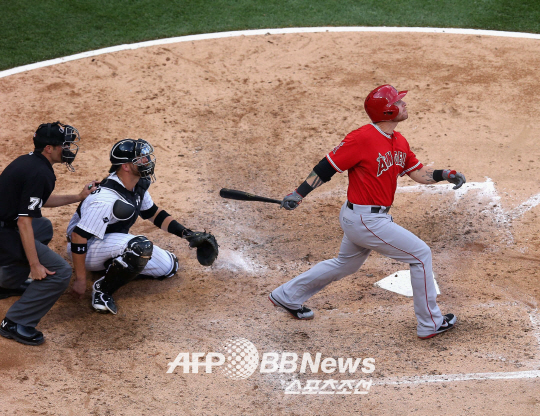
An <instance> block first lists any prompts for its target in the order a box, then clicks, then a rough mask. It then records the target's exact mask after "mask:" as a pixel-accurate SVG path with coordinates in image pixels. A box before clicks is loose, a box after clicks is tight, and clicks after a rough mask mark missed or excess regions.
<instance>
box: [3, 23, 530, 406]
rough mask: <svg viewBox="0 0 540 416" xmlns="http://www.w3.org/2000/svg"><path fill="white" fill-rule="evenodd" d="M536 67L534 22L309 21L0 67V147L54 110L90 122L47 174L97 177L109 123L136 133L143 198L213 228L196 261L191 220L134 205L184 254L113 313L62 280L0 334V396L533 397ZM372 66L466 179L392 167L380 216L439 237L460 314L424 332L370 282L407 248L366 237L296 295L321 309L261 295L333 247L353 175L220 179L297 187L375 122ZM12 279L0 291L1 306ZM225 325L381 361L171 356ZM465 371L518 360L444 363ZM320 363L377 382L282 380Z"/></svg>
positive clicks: (16, 148)
mask: <svg viewBox="0 0 540 416" xmlns="http://www.w3.org/2000/svg"><path fill="white" fill-rule="evenodd" d="M539 67H540V43H539V42H538V41H537V40H527V39H508V38H505V39H503V38H496V37H486V36H470V35H442V34H415V33H394V34H385V33H314V34H287V35H267V36H256V37H239V38H229V39H217V40H205V41H197V42H190V43H182V44H171V45H167V46H155V47H151V48H146V49H139V50H134V51H124V52H117V53H112V54H109V55H102V56H98V57H94V58H87V59H83V60H79V61H74V62H70V63H66V64H61V65H56V66H53V67H47V68H42V69H38V70H34V71H30V72H27V73H22V74H18V75H13V76H10V77H7V78H3V79H0V92H1V96H2V100H1V102H0V111H1V114H2V115H3V117H2V118H3V120H4V123H3V125H4V128H3V129H1V130H0V140H1V141H2V142H3V143H4V157H3V160H2V162H0V168H4V167H5V166H6V165H7V164H8V163H9V162H10V161H11V160H12V159H13V158H15V157H16V156H18V155H20V154H23V153H25V152H28V151H30V150H31V149H32V147H31V144H30V143H31V134H32V133H33V131H34V130H35V128H36V127H37V126H38V125H39V124H40V123H42V122H48V121H55V120H57V119H59V120H60V121H62V122H64V123H69V124H72V125H74V126H76V127H77V128H78V129H79V130H80V132H81V134H82V137H83V141H82V143H81V144H82V147H81V151H80V152H79V155H78V156H77V159H76V161H75V165H76V168H77V171H76V172H75V173H73V174H70V173H68V172H67V171H66V170H65V168H64V167H57V168H56V169H55V170H56V173H57V177H58V181H57V188H56V191H55V192H58V193H68V192H69V193H72V192H78V191H79V188H81V187H82V184H83V183H84V182H85V181H87V180H90V179H99V178H102V177H103V176H105V174H106V172H107V168H108V152H109V150H110V147H111V145H112V144H113V143H114V142H115V141H117V140H119V139H122V138H125V137H131V138H138V137H141V138H144V139H147V140H149V141H150V142H151V143H152V144H153V145H154V146H155V148H156V156H157V159H158V161H157V168H156V175H157V178H158V180H157V182H156V183H155V184H154V185H152V188H151V190H150V192H151V195H152V197H153V199H154V201H155V202H156V204H158V205H159V206H160V207H162V208H165V209H166V210H167V211H168V212H170V213H172V214H173V215H174V216H175V217H176V218H177V219H178V220H179V221H180V222H181V223H183V224H185V225H186V226H187V227H189V228H191V229H200V230H202V229H207V230H209V231H211V232H212V233H214V234H215V235H216V236H217V239H218V242H219V244H220V257H219V259H218V261H217V262H216V264H215V265H214V266H213V267H212V268H203V267H202V266H200V265H199V264H198V263H197V261H196V258H195V252H193V251H190V250H188V248H187V244H186V242H185V241H182V240H180V239H178V238H177V237H174V236H171V235H168V234H166V233H164V232H162V231H160V230H158V229H157V228H155V227H154V226H153V225H152V224H150V223H147V222H143V221H141V220H139V221H138V222H137V224H136V225H135V227H134V231H135V232H137V233H141V234H145V235H146V236H147V237H149V238H150V239H152V240H153V241H154V243H155V244H157V245H159V246H161V247H163V248H166V249H169V250H172V251H174V252H175V254H176V255H177V256H178V258H179V260H180V263H181V266H180V270H179V273H178V274H177V275H176V276H175V277H173V278H171V279H168V280H165V281H161V282H159V281H156V282H154V281H148V280H141V281H136V282H133V283H131V284H129V285H128V286H125V287H124V288H122V289H120V291H119V292H118V294H117V295H116V296H115V299H116V301H117V304H118V306H119V313H118V315H117V316H109V315H105V316H104V315H99V314H96V313H93V312H92V310H91V308H90V303H89V302H90V295H89V292H87V294H86V297H85V299H84V300H81V301H78V300H74V299H73V298H71V297H70V296H69V295H68V294H66V295H64V296H63V297H62V298H61V299H60V301H59V302H58V303H57V304H56V305H55V307H54V308H53V309H52V310H51V312H49V314H48V315H46V316H45V318H44V319H43V320H42V322H41V324H40V326H39V329H41V330H42V331H43V332H44V333H45V335H46V337H47V341H46V343H45V344H44V345H43V346H41V347H27V346H23V345H20V344H17V343H15V342H13V341H8V340H5V339H3V338H2V339H0V352H1V353H0V381H1V385H2V399H1V400H0V413H1V414H5V415H30V414H42V415H82V414H85V415H86V414H88V415H266V414H269V413H271V414H284V415H340V414H346V413H347V414H362V415H387V414H391V413H394V414H419V415H443V414H444V415H448V414H452V415H458V414H459V415H462V414H467V415H485V414H488V412H496V411H498V412H500V413H504V414H515V415H518V414H520V415H523V414H538V413H539V412H540V400H539V399H538V397H540V379H539V378H525V374H532V373H526V372H527V371H530V372H534V371H537V370H539V369H540V349H539V347H540V345H539V344H540V314H539V313H538V311H537V308H538V300H539V297H540V283H539V281H538V273H537V266H538V263H539V261H540V239H539V237H538V231H539V228H540V224H539V221H538V218H537V215H538V213H539V208H538V207H537V206H536V204H538V202H540V197H538V195H539V192H540V191H539V188H538V176H539V169H540V165H539V163H538V162H539V158H540V149H539V148H538V146H537V143H538V138H537V133H536V131H535V129H534V125H533V121H532V120H533V119H534V118H535V117H536V107H537V103H538V102H540V89H539V88H538V85H539V76H538V70H537V68H539ZM384 83H391V84H393V85H395V86H396V87H397V88H398V89H408V90H409V93H408V95H407V97H406V101H407V105H408V109H409V120H407V121H406V122H404V123H402V124H400V126H399V127H400V128H399V131H400V132H401V133H403V135H404V136H405V137H406V138H407V139H408V140H409V143H410V144H411V147H412V149H413V150H414V151H415V153H416V154H417V156H418V158H419V159H420V160H421V161H422V162H423V163H424V164H428V165H431V164H432V165H433V166H434V167H437V168H446V167H453V168H456V169H458V170H460V171H462V172H463V173H464V174H465V175H466V177H467V180H468V181H469V182H474V183H476V184H477V185H475V186H472V187H468V188H466V189H465V190H464V191H463V192H460V193H458V194H456V193H454V192H450V191H449V190H448V189H449V187H448V186H447V185H437V186H435V187H423V188H420V187H418V188H416V187H414V188H413V187H412V186H413V185H415V184H414V183H413V182H412V181H411V180H410V179H408V178H406V179H403V180H401V181H400V188H399V189H398V194H397V195H396V200H395V203H394V206H393V208H392V211H391V213H392V215H393V217H394V220H395V221H396V222H397V223H398V224H400V225H402V226H404V227H405V228H407V229H409V230H411V231H412V232H414V233H415V234H417V235H418V236H419V237H421V238H422V239H424V240H425V241H426V242H427V243H428V245H429V246H430V247H431V248H432V250H433V256H434V270H435V272H436V273H437V276H438V283H439V286H440V288H441V292H442V293H441V295H440V296H439V298H438V302H439V305H440V307H441V310H442V311H443V313H448V312H452V313H455V314H456V315H457V316H458V324H457V326H456V328H455V329H454V330H452V331H451V332H448V333H445V334H443V335H441V336H438V337H435V338H433V339H431V340H426V341H421V340H419V339H418V338H417V337H416V320H415V316H414V311H413V305H412V299H410V298H406V297H403V296H400V295H397V294H394V293H391V292H387V291H384V290H382V289H379V288H376V287H374V283H375V282H377V281H378V280H380V279H382V278H383V277H385V276H387V275H389V274H391V273H393V272H395V271H397V270H400V269H405V268H406V267H405V265H403V264H399V263H396V262H394V261H392V260H390V259H387V258H384V257H381V256H379V255H376V254H372V255H371V257H370V258H369V259H368V261H367V262H366V264H365V265H364V266H363V267H362V268H361V269H360V271H358V272H357V273H356V274H354V275H352V276H349V277H347V278H345V279H343V280H341V281H339V282H336V283H334V284H332V285H331V286H330V287H328V288H327V289H326V290H324V291H322V292H321V293H319V294H318V295H316V296H315V297H314V298H313V299H311V300H310V302H309V303H308V306H309V307H311V308H312V309H314V310H315V313H316V316H315V319H314V320H313V321H309V322H301V321H296V320H293V319H292V318H290V317H289V316H288V315H287V314H285V313H281V312H280V311H279V310H275V309H274V308H273V307H272V306H271V305H270V303H269V302H268V300H267V295H268V293H269V292H270V291H271V290H272V289H273V288H275V287H276V286H278V285H280V284H281V283H283V282H285V281H286V280H288V279H290V278H292V277H294V276H295V275H297V274H299V273H300V272H302V271H305V270H307V269H308V268H309V267H311V265H313V264H315V263H316V262H319V261H322V260H324V259H327V258H331V257H333V256H335V255H337V250H338V248H339V242H340V240H341V237H342V232H341V229H340V227H339V222H338V214H339V209H340V207H341V205H342V203H343V202H344V200H345V189H346V184H347V178H346V175H336V176H334V178H333V179H332V181H331V182H329V183H327V184H325V185H323V186H322V187H321V188H319V189H317V190H316V191H314V192H313V193H312V194H310V196H309V197H308V198H306V200H305V202H303V203H302V205H301V207H300V208H299V209H297V210H295V211H292V212H287V211H284V210H279V209H277V206H276V205H273V204H262V203H246V202H238V201H230V200H223V199H221V198H220V197H219V195H218V193H219V189H220V188H222V187H228V188H234V189H241V190H247V191H250V192H253V193H256V194H261V195H265V196H270V197H275V198H281V197H282V196H283V195H285V194H286V193H288V192H290V191H291V190H292V189H294V187H296V186H297V185H298V184H300V183H301V182H302V181H303V180H304V179H305V177H306V176H307V174H308V173H309V172H310V170H311V169H312V167H313V166H314V165H315V164H316V163H317V162H318V161H319V160H320V159H321V158H322V157H323V156H324V155H325V154H326V153H327V152H328V151H329V150H331V149H332V148H333V147H334V146H335V145H337V144H338V143H339V142H340V141H341V139H342V138H343V137H344V135H345V134H347V133H348V132H349V131H351V130H353V129H355V128H356V127H358V126H361V125H363V124H366V123H367V122H368V119H367V117H366V115H365V113H364V111H363V99H364V97H365V95H366V94H367V93H368V92H369V91H370V90H371V89H373V88H374V87H375V86H377V85H380V84H384ZM74 209H75V207H74V206H69V207H62V208H58V209H44V214H45V215H46V216H47V217H49V218H50V219H51V220H52V221H53V224H54V226H55V233H56V235H55V238H54V240H53V241H52V243H51V246H52V247H53V248H54V249H55V250H57V251H59V252H61V253H64V254H65V238H64V233H65V229H66V226H67V222H68V220H69V218H70V217H71V215H72V213H73V212H74ZM89 284H90V282H89ZM89 287H90V286H89ZM14 300H15V299H13V298H11V299H6V300H0V315H2V316H3V314H4V313H5V312H6V311H7V309H8V308H9V306H10V305H11V304H12V303H13V302H14ZM235 337H242V338H246V339H248V340H250V341H251V342H252V343H253V344H254V345H255V346H256V348H257V349H258V351H259V354H262V353H264V352H278V353H282V352H286V351H287V352H295V353H297V354H298V355H300V356H301V355H302V354H303V353H304V352H309V353H311V354H312V355H315V353H317V352H320V353H321V354H322V357H334V358H337V357H362V358H365V357H372V358H374V359H375V367H376V368H375V371H374V372H373V373H371V374H361V375H359V374H356V375H355V374H352V375H351V374H347V375H339V374H317V375H314V374H310V373H309V372H308V373H306V374H295V375H293V374H278V373H270V374H262V373H260V372H259V371H257V372H255V373H254V374H253V375H252V376H251V377H249V378H247V379H245V380H232V379H229V378H227V377H224V376H223V375H222V374H215V372H214V373H213V374H206V373H204V372H203V370H202V369H201V370H200V372H199V374H183V373H182V370H181V368H177V369H176V370H175V371H174V373H172V374H167V373H166V371H167V368H168V367H167V364H168V363H169V362H171V361H172V360H174V358H175V357H176V356H177V354H178V353H180V352H211V351H217V349H218V348H220V347H221V346H222V345H223V344H224V343H225V342H226V341H227V340H228V339H231V338H235ZM478 373H483V374H492V375H493V374H495V375H497V374H502V373H508V374H510V373H516V374H517V377H518V378H516V379H511V380H500V379H497V378H498V376H489V377H491V378H489V377H488V378H487V379H484V380H470V381H456V380H454V381H447V382H442V381H440V379H438V378H437V377H438V376H440V378H444V377H445V376H448V375H454V374H460V375H471V374H478ZM534 374H536V373H534ZM331 377H333V378H334V379H340V380H345V379H355V378H356V379H358V378H360V377H363V378H364V379H367V378H368V377H369V378H372V381H373V383H374V384H373V385H372V386H371V388H370V390H369V393H368V394H365V395H354V394H348V395H347V394H332V395H321V394H317V395H307V394H299V395H289V394H285V390H286V387H287V386H288V385H290V383H291V382H292V381H294V380H299V382H300V383H301V385H302V386H304V385H305V384H306V382H307V380H309V379H313V378H320V379H321V380H328V379H330V378H331ZM426 377H431V379H429V378H426ZM473 378H474V377H473ZM493 378H494V379H493ZM429 380H431V381H432V382H426V381H429Z"/></svg>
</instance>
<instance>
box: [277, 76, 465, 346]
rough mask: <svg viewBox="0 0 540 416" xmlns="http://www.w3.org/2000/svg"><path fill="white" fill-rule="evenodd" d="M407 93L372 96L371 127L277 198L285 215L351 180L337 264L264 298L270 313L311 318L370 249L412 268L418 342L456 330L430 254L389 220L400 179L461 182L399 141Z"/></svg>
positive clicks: (384, 91)
mask: <svg viewBox="0 0 540 416" xmlns="http://www.w3.org/2000/svg"><path fill="white" fill-rule="evenodd" d="M405 94H407V91H400V92H398V91H397V90H396V89H395V88H394V87H393V86H391V85H382V86H380V87H377V88H375V89H374V90H373V91H371V92H370V93H369V95H368V96H367V98H366V99H365V102H364V108H365V110H366V113H367V114H368V116H369V118H370V119H371V121H372V123H370V124H367V125H365V126H363V127H361V128H359V129H358V130H355V131H353V132H351V133H349V134H348V135H347V136H346V137H345V139H344V140H343V141H342V142H341V143H340V144H339V145H338V146H336V147H335V148H334V149H333V150H332V151H331V152H330V153H328V154H327V155H326V157H324V158H323V159H322V160H321V161H320V162H319V163H318V164H317V166H315V167H314V168H313V171H312V172H311V174H310V175H309V176H308V177H307V179H306V180H305V181H304V182H303V183H302V184H301V185H300V186H299V187H298V188H297V189H295V190H294V191H293V192H292V193H290V194H289V195H287V196H286V197H285V198H283V201H282V203H281V206H282V207H283V208H285V209H287V210H292V209H295V208H296V207H297V206H298V205H299V204H300V203H301V202H302V199H303V198H305V197H306V196H307V195H308V194H309V193H310V192H311V191H313V190H314V189H315V188H317V187H319V186H320V185H322V184H323V183H325V182H328V181H329V180H330V179H331V178H332V176H333V175H334V174H335V173H336V172H339V173H342V172H344V171H348V173H349V187H348V189H347V201H346V202H345V203H344V204H343V206H342V207H341V212H340V215H339V221H340V224H341V228H342V229H343V232H344V235H343V240H342V242H341V247H340V250H339V255H338V257H337V258H333V259H331V260H326V261H323V262H321V263H319V264H317V265H315V266H314V267H313V268H311V269H310V270H308V271H306V272H305V273H302V274H301V275H299V276H297V277H295V278H294V279H292V280H290V281H289V282H287V283H285V284H283V285H281V286H280V287H278V288H276V289H275V290H274V291H272V292H271V293H270V295H269V298H270V301H271V302H272V303H273V304H274V305H275V306H279V307H282V308H284V309H285V310H287V311H288V312H289V313H291V314H292V315H293V316H294V317H295V318H297V319H313V317H314V313H313V311H311V310H310V309H309V308H307V307H305V306H303V303H304V302H305V301H307V300H308V299H309V298H310V297H312V296H313V295H315V294H316V293H317V292H319V291H320V290H321V289H323V288H324V287H326V286H327V285H329V284H330V283H332V282H334V281H336V280H340V279H342V278H344V277H345V276H348V275H350V274H352V273H354V272H356V271H357V270H358V269H359V268H360V267H361V266H362V264H363V263H364V261H366V259H367V257H368V256H369V253H370V252H371V251H372V250H374V251H376V252H378V253H380V254H383V255H385V256H387V257H390V258H392V259H395V260H399V261H401V262H404V263H408V264H409V265H410V270H411V283H412V288H413V298H414V311H415V314H416V319H417V321H418V325H417V334H418V337H420V338H421V339H427V338H431V337H434V336H435V335H437V334H440V333H441V332H444V331H448V330H449V329H452V328H453V327H454V325H455V323H456V320H457V318H456V316H455V315H453V314H451V313H449V314H446V315H443V314H442V313H441V311H440V310H439V307H438V305H437V302H436V298H437V292H436V290H435V284H434V280H433V271H432V264H431V250H430V248H429V247H428V246H427V245H426V243H424V242H423V241H422V240H420V238H418V237H417V236H415V235H414V234H413V233H411V232H410V231H407V230H406V229H404V228H403V227H400V226H399V225H397V224H395V223H394V222H393V219H392V216H391V215H389V213H388V212H389V210H390V207H391V205H392V203H393V201H394V194H395V192H396V188H397V179H398V177H400V176H404V175H409V177H410V178H412V179H413V180H414V181H416V182H418V183H421V184H433V183H435V182H439V181H443V180H446V181H448V182H451V183H453V184H454V185H455V186H454V187H453V189H458V188H459V187H461V186H462V185H463V184H464V183H465V176H464V175H463V174H462V173H459V172H456V171H455V170H451V169H446V170H433V169H431V168H428V167H425V166H423V165H422V163H420V162H419V161H418V159H417V158H416V156H415V154H414V153H413V152H412V150H411V149H410V147H409V143H408V142H407V140H406V139H405V137H403V136H402V135H401V134H400V133H398V132H397V131H395V130H394V129H395V128H396V127H397V125H398V124H399V123H400V122H402V121H405V120H407V118H408V114H407V105H406V103H405V102H404V101H403V97H404V96H405Z"/></svg>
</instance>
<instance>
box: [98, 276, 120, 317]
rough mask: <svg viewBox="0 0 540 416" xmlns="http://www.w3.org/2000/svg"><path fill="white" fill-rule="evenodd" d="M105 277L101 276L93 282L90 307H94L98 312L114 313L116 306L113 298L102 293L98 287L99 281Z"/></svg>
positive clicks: (115, 312)
mask: <svg viewBox="0 0 540 416" xmlns="http://www.w3.org/2000/svg"><path fill="white" fill-rule="evenodd" d="M104 278H105V276H104V277H102V278H101V279H98V280H96V281H95V282H94V285H93V286H92V308H94V309H95V310H96V311H97V312H99V313H109V312H110V313H112V314H114V315H116V314H117V313H118V308H117V307H116V304H115V303H114V299H113V298H112V296H111V295H107V294H106V293H103V292H102V291H101V290H99V289H100V287H99V286H100V285H99V284H100V282H101V281H102V280H103V279H104Z"/></svg>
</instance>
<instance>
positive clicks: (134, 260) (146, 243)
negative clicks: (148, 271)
mask: <svg viewBox="0 0 540 416" xmlns="http://www.w3.org/2000/svg"><path fill="white" fill-rule="evenodd" d="M153 251H154V244H152V242H151V241H150V240H149V239H147V238H146V237H145V236H143V235H138V236H136V237H133V238H132V239H131V240H129V241H128V243H127V247H126V249H125V250H124V254H122V260H123V261H124V262H125V263H126V264H127V265H128V267H133V268H136V269H140V271H141V272H142V271H143V269H144V268H145V267H146V264H147V263H148V261H149V260H150V259H151V258H152V252H153Z"/></svg>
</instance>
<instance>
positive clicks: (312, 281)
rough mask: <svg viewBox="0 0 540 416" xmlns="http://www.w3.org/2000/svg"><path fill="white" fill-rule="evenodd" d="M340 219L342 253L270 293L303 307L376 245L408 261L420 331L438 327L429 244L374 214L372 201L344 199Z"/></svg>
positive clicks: (289, 304) (420, 333) (350, 271)
mask: <svg viewBox="0 0 540 416" xmlns="http://www.w3.org/2000/svg"><path fill="white" fill-rule="evenodd" d="M383 208H384V207H383ZM339 221H340V224H341V228H342V229H343V232H344V235H343V240H342V242H341V247H340V250H339V255H338V257H337V258H333V259H330V260H325V261H323V262H321V263H318V264H316V265H315V266H314V267H312V268H311V269H310V270H308V271H306V272H304V273H302V274H301V275H299V276H297V277H295V278H294V279H292V280H290V281H289V282H287V283H285V284H283V285H281V286H280V287H278V288H276V289H275V290H274V291H273V292H272V296H273V297H274V298H275V299H276V300H277V301H279V302H280V303H282V304H284V305H285V306H287V307H288V308H291V309H299V308H301V307H302V304H303V303H304V302H305V301H307V300H308V299H309V298H310V297H312V296H313V295H315V294H316V293H317V292H319V291H320V290H321V289H323V288H324V287H326V286H327V285H329V284H330V283H332V282H334V281H337V280H340V279H342V278H344V277H345V276H348V275H350V274H353V273H355V272H356V271H357V270H358V269H359V268H360V267H361V266H362V264H364V262H365V261H366V259H367V257H368V256H369V253H370V252H371V250H374V251H376V252H377V253H380V254H383V255H385V256H387V257H390V258H392V259H395V260H398V261H401V262H404V263H408V264H409V266H410V270H411V284H412V289H413V300H414V311H415V314H416V318H417V321H418V325H417V334H418V336H427V335H430V334H432V333H433V332H434V331H436V330H437V329H438V328H439V327H440V326H441V324H442V323H443V317H442V314H441V311H440V310H439V307H438V306H437V302H436V298H437V292H436V289H435V283H434V281H433V270H432V263H431V250H430V248H429V247H428V246H427V244H426V243H424V242H423V241H422V240H421V239H420V238H418V237H417V236H415V235H414V234H413V233H411V232H410V231H408V230H406V229H405V228H403V227H400V226H399V225H397V224H395V223H394V222H393V219H392V216H391V215H389V214H384V213H371V206H366V205H353V209H352V210H351V209H350V208H348V207H347V204H346V203H345V204H343V206H342V208H341V212H340V215H339Z"/></svg>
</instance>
